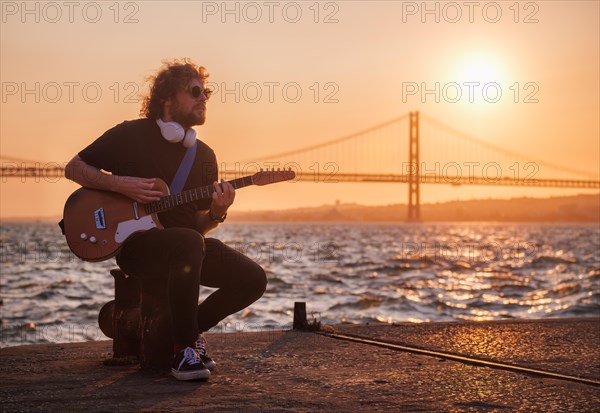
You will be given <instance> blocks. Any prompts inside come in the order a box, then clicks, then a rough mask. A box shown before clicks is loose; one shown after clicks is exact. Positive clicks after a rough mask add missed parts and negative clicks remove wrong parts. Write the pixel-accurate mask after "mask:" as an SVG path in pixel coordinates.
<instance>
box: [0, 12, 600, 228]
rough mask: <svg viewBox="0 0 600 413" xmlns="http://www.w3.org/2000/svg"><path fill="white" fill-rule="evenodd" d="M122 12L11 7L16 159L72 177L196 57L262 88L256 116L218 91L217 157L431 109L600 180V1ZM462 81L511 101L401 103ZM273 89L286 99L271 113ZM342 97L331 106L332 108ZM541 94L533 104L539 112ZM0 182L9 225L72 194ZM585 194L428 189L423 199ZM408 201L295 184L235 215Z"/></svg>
mask: <svg viewBox="0 0 600 413" xmlns="http://www.w3.org/2000/svg"><path fill="white" fill-rule="evenodd" d="M467 3H468V2H467ZM224 4H226V6H223V5H224ZM449 4H450V5H449ZM469 4H470V3H469ZM117 6H118V7H116V6H115V3H114V2H85V1H84V2H76V4H75V5H73V6H67V5H65V4H64V3H62V2H50V3H45V2H27V3H23V2H2V25H1V28H0V31H1V33H0V34H1V40H0V41H1V48H0V49H1V55H0V69H1V70H0V75H1V82H2V101H1V105H2V107H1V119H0V135H1V146H0V149H1V153H2V156H3V157H7V156H11V157H17V158H25V159H31V160H39V161H43V162H57V163H64V162H67V161H68V160H69V159H70V158H71V157H72V156H73V155H74V154H75V153H76V152H77V151H79V150H80V149H81V148H83V147H84V146H85V145H87V144H88V143H89V142H91V141H92V140H93V139H95V138H96V137H98V136H99V135H101V134H102V133H103V131H104V130H106V129H108V128H110V127H112V126H113V125H115V124H116V123H119V122H121V121H122V120H124V119H132V118H136V117H137V116H138V115H137V114H138V111H139V103H138V100H137V92H142V91H143V85H144V78H145V77H146V76H147V75H149V74H152V73H154V72H155V70H156V69H158V68H159V67H160V62H161V60H163V59H165V58H174V57H183V56H188V57H191V58H192V59H194V61H196V62H197V63H200V64H202V65H204V66H205V67H207V69H208V71H209V72H210V74H211V77H210V79H211V81H212V82H215V83H216V84H218V85H225V86H226V87H227V88H230V89H233V88H234V87H235V84H236V83H239V84H240V88H242V87H244V86H248V85H251V84H258V85H261V92H262V98H261V99H258V100H257V101H256V102H253V101H251V100H252V97H251V96H245V97H244V96H240V100H239V102H236V101H235V96H234V95H233V94H227V95H224V94H222V93H217V94H215V96H214V97H213V98H212V99H211V101H210V102H209V108H208V120H207V123H206V125H205V126H203V127H201V128H198V129H197V130H198V133H199V136H200V138H201V139H202V140H204V141H206V142H207V143H208V144H209V145H211V146H212V147H213V148H214V149H215V151H216V153H217V156H218V157H219V158H220V159H221V160H227V161H236V160H240V159H248V158H252V157H254V156H256V157H259V156H263V155H268V154H271V153H277V152H282V151H287V150H292V149H295V148H299V147H303V146H307V145H311V144H316V143H319V142H323V141H326V140H329V139H332V138H336V137H339V136H343V135H346V134H349V133H352V132H355V131H358V130H361V129H365V128H367V127H369V126H372V125H375V124H378V123H381V122H383V121H386V120H388V119H391V118H394V117H396V116H399V115H401V114H404V113H408V112H409V111H413V110H419V111H420V112H421V113H423V114H426V115H427V116H429V117H431V118H434V119H437V120H439V121H441V122H443V123H445V124H448V125H452V126H453V127H454V128H456V129H459V130H461V131H464V132H466V133H468V134H469V135H472V136H476V137H477V138H479V139H481V140H484V141H486V142H489V143H492V144H494V145H497V146H501V147H503V148H506V149H507V150H510V151H513V152H517V153H520V154H523V155H524V156H525V157H528V156H530V157H531V159H536V160H545V161H548V162H551V163H554V164H560V165H564V166H570V167H574V168H576V169H580V170H581V169H582V170H586V171H589V172H590V173H591V174H592V175H595V176H597V175H598V172H599V165H600V160H599V153H600V143H599V135H600V127H599V116H598V113H600V106H599V100H600V93H599V78H600V68H599V61H600V57H599V50H600V45H599V38H600V34H599V21H598V18H599V17H598V16H599V3H598V2H597V1H584V2H575V1H565V2H562V1H536V2H519V3H515V2H513V1H509V2H475V4H474V5H473V6H467V5H464V2H451V3H445V2H429V3H427V5H426V7H427V10H424V9H423V3H422V2H401V1H398V2H394V1H386V2H373V1H370V2H366V1H364V2H363V1H352V2H342V1H338V2H318V3H317V2H312V1H310V2H272V3H269V2H267V3H266V4H265V2H228V3H222V2H192V1H182V2H161V1H141V2H121V3H118V4H117ZM223 7H227V8H228V9H227V10H225V9H224V8H223ZM436 19H437V21H436ZM236 20H237V21H236ZM271 82H275V83H271ZM450 82H456V83H458V84H464V82H480V83H482V84H484V83H485V82H496V83H497V84H498V85H499V86H500V88H501V91H502V99H500V100H499V101H498V102H494V103H490V102H485V101H483V100H482V99H481V96H479V95H477V94H476V95H475V99H474V101H473V102H469V101H468V100H467V99H466V98H465V99H462V100H461V101H459V102H451V101H450V100H451V99H450V98H448V96H442V97H441V99H440V100H439V102H435V98H434V97H433V96H432V95H425V98H423V96H421V95H420V93H417V94H415V95H406V94H405V95H404V96H403V91H404V92H406V87H407V85H408V84H417V85H423V84H424V85H426V86H427V87H431V88H433V87H434V85H435V84H436V83H439V84H440V85H446V84H448V83H450ZM515 83H518V85H519V92H520V93H519V96H518V98H517V97H516V96H515V90H514V88H513V89H511V87H514V85H515ZM268 84H276V85H277V86H274V89H273V91H274V94H273V96H272V99H269V95H268V94H269V89H268V86H265V85H268ZM315 84H316V85H317V86H316V89H315ZM525 84H529V85H534V86H535V87H533V86H532V88H528V89H525V88H524V85H525ZM284 85H295V86H294V87H295V88H296V89H298V88H299V90H300V91H301V92H302V97H301V98H300V99H299V100H298V101H297V102H291V100H292V99H291V98H290V95H287V96H284V95H283V94H282V88H283V86H284ZM325 85H335V87H333V88H328V89H326V88H325ZM317 89H318V90H319V91H320V93H319V96H318V97H316V96H315V90H317ZM246 90H247V91H250V89H246ZM333 90H335V94H334V95H333V96H332V99H333V100H335V102H330V103H326V102H324V100H325V97H326V95H327V93H331V91H333ZM532 91H535V95H534V96H533V97H534V98H535V99H536V100H537V102H533V103H526V102H525V100H526V97H527V95H528V93H530V92H532ZM98 92H100V95H98ZM36 100H37V101H36ZM315 100H316V102H315ZM515 100H517V101H516V102H515ZM405 155H406V154H402V156H403V157H404V156H405ZM1 185H2V186H1V188H2V194H1V195H2V196H1V200H0V216H2V217H16V216H48V215H58V214H60V213H61V211H62V206H63V204H64V200H65V199H66V197H67V196H68V194H69V193H70V192H71V191H73V190H74V189H75V188H76V185H75V184H73V183H69V182H67V181H65V180H61V181H58V182H40V183H36V182H33V181H32V180H29V181H27V182H25V183H23V182H21V181H20V180H8V181H6V182H2V183H1ZM581 192H583V191H581V190H572V191H565V190H558V189H555V190H548V189H531V188H520V189H519V188H497V187H475V186H465V187H451V186H442V185H435V186H426V185H424V186H423V187H422V198H421V199H422V202H436V201H443V200H449V199H469V198H474V197H475V198H483V197H485V198H487V197H495V196H497V197H510V196H524V195H527V196H540V197H541V196H548V195H558V194H572V193H581ZM406 199H407V188H406V185H400V184H342V183H338V184H323V183H318V184H311V183H296V184H294V186H289V185H288V186H277V185H274V186H272V187H265V188H260V189H257V188H253V189H245V190H243V192H242V191H240V193H239V194H238V196H237V200H236V204H235V205H234V208H238V209H244V210H245V209H266V208H289V207H297V206H308V205H320V204H324V203H332V202H334V201H335V200H340V201H342V202H359V203H364V204H389V203H399V202H406Z"/></svg>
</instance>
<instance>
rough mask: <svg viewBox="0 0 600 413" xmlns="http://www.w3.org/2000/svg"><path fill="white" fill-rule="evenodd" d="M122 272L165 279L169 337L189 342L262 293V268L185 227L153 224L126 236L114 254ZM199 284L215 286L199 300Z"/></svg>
mask: <svg viewBox="0 0 600 413" xmlns="http://www.w3.org/2000/svg"><path fill="white" fill-rule="evenodd" d="M117 264H118V265H119V267H121V269H122V270H123V271H125V273H127V274H130V275H133V276H135V277H138V278H140V279H141V280H142V282H144V280H156V281H161V280H162V281H165V284H166V286H167V290H168V291H167V292H168V296H169V304H170V307H171V308H170V310H171V317H172V327H173V341H174V343H176V344H180V345H188V344H191V343H193V342H194V341H195V340H196V337H197V335H198V332H204V331H207V330H208V329H210V328H211V327H214V326H215V325H217V324H218V323H219V321H221V320H223V319H224V318H225V317H227V316H228V315H230V314H233V313H235V312H237V311H240V310H242V309H244V308H246V307H247V306H249V305H250V304H252V303H253V302H254V301H256V300H258V299H259V298H260V297H261V296H262V295H263V293H264V292H265V289H266V286H267V277H266V274H265V271H264V270H263V269H262V268H261V267H260V266H259V265H258V264H257V263H255V262H254V261H252V260H251V259H249V258H248V257H246V256H245V255H243V254H241V253H239V252H238V251H236V250H234V249H232V248H230V247H228V246H227V245H225V244H223V243H222V242H221V241H219V240H217V239H214V238H204V237H203V236H202V235H201V234H200V233H198V232H197V231H194V230H192V229H188V228H165V229H152V230H149V231H146V232H143V233H140V234H135V235H133V236H132V237H130V238H129V239H128V240H127V241H126V242H125V245H124V246H123V249H122V250H121V252H120V253H119V255H118V256H117ZM200 285H205V286H207V287H213V288H218V290H217V291H215V292H214V293H212V294H211V295H209V296H208V297H207V298H206V300H204V301H203V302H202V303H200V304H199V305H198V295H199V292H200Z"/></svg>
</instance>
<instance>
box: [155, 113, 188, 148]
mask: <svg viewBox="0 0 600 413" xmlns="http://www.w3.org/2000/svg"><path fill="white" fill-rule="evenodd" d="M156 124H157V125H158V126H159V127H160V133H161V134H162V136H163V138H165V139H166V140H167V141H169V142H171V143H177V142H181V141H183V146H184V147H185V148H191V147H192V145H194V142H196V131H195V130H194V129H193V128H189V129H188V130H185V129H183V126H181V125H180V124H179V123H177V122H164V121H163V120H162V119H161V118H158V119H156Z"/></svg>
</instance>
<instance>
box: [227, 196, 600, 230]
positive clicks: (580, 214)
mask: <svg viewBox="0 0 600 413" xmlns="http://www.w3.org/2000/svg"><path fill="white" fill-rule="evenodd" d="M407 209H408V207H407V205H406V204H396V205H385V206H364V205H358V204H336V205H323V206H319V207H312V208H296V209H288V210H276V211H235V212H234V211H232V213H231V214H230V218H229V219H230V220H231V221H234V220H235V221H298V222H306V221H333V222H348V221H356V222H361V221H405V220H406V216H407ZM421 219H422V220H423V221H429V222H431V221H511V222H598V223H600V194H596V195H577V196H566V197H553V198H514V199H481V200H471V201H450V202H443V203H435V204H423V205H421Z"/></svg>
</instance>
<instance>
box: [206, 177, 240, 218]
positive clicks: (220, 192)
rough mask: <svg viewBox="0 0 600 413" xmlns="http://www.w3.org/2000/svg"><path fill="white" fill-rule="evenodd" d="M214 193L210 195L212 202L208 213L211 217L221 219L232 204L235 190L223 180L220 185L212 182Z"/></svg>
mask: <svg viewBox="0 0 600 413" xmlns="http://www.w3.org/2000/svg"><path fill="white" fill-rule="evenodd" d="M213 187H214V188H215V192H213V194H212V202H211V204H210V212H211V213H212V214H213V216H216V217H223V216H225V215H226V214H227V210H228V209H229V207H230V206H231V205H232V204H233V200H234V199H235V188H234V187H233V186H232V185H231V184H230V183H229V182H227V181H225V180H224V179H221V183H218V182H216V181H215V182H213Z"/></svg>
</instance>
